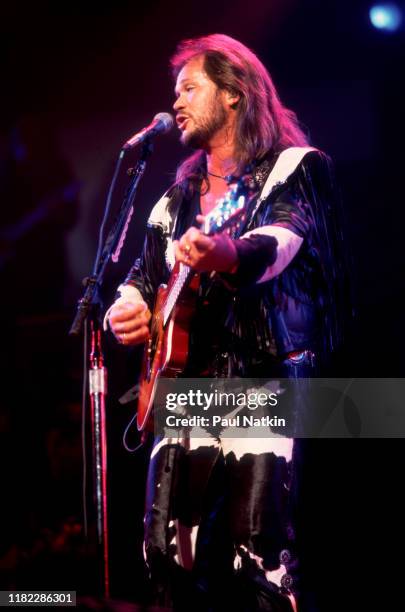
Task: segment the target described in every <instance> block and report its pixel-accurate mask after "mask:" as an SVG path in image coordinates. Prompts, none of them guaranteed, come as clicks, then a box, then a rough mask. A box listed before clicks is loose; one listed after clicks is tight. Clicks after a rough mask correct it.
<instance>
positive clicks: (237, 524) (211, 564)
mask: <svg viewBox="0 0 405 612" xmlns="http://www.w3.org/2000/svg"><path fill="white" fill-rule="evenodd" d="M171 66H172V70H173V76H174V79H175V97H176V99H175V102H174V105H173V108H174V110H175V113H176V122H177V126H178V129H179V130H180V134H181V142H182V143H183V144H184V145H186V146H188V147H191V148H192V149H193V150H194V152H193V153H192V154H191V155H190V156H189V157H188V158H187V159H186V160H185V161H184V162H183V163H182V164H181V165H180V166H179V168H178V170H177V176H176V181H175V184H174V185H173V186H172V187H171V188H170V189H169V190H168V192H167V193H166V194H165V195H164V196H163V197H162V198H161V200H160V201H159V202H158V203H157V204H156V205H155V207H154V208H153V210H152V212H151V214H150V217H149V222H148V226H147V230H146V238H145V244H144V249H143V252H142V255H141V257H140V258H139V259H138V260H136V262H135V264H134V266H133V267H132V268H131V270H130V272H129V274H128V277H127V279H126V280H125V282H124V283H123V284H122V285H120V287H119V289H118V290H119V297H118V299H117V300H116V301H115V303H114V304H113V306H112V307H111V308H110V309H109V311H108V313H107V318H108V321H109V325H110V328H111V330H112V332H113V333H114V335H115V336H116V338H117V339H118V341H119V342H121V343H122V344H125V345H136V344H140V343H144V342H145V341H147V340H148V338H149V333H150V331H149V323H150V318H151V311H152V310H153V307H154V302H155V297H156V292H157V288H158V286H159V285H160V284H161V283H163V282H167V280H168V278H169V276H170V273H171V270H172V269H173V266H174V264H175V262H176V260H177V261H179V262H183V263H184V264H187V265H188V266H190V267H191V268H192V269H193V270H195V271H197V272H199V273H201V284H200V289H199V293H198V299H197V304H196V307H195V313H194V315H193V318H192V323H191V330H190V345H189V354H188V362H187V365H186V368H185V371H184V373H183V375H184V376H185V377H200V376H203V377H210V378H224V377H225V378H228V377H271V376H284V377H293V378H298V377H310V376H314V375H317V374H318V373H319V371H320V368H321V366H325V364H327V363H329V361H330V357H331V356H332V355H333V353H334V351H335V350H336V349H337V347H338V346H339V342H340V331H339V316H338V315H339V312H338V310H339V295H340V293H339V292H340V289H339V282H340V278H341V276H342V275H341V272H342V270H341V264H340V261H339V260H338V258H337V253H336V249H337V248H338V246H339V244H341V236H340V229H339V225H338V223H337V221H336V216H335V201H334V200H335V198H334V186H333V178H332V172H331V165H330V160H329V158H328V157H327V156H326V155H325V154H323V153H322V152H320V151H319V150H317V149H314V148H312V147H310V146H309V145H308V141H307V138H306V136H305V135H304V133H303V132H302V130H301V129H300V127H299V125H298V123H297V120H296V117H295V114H294V113H293V112H292V111H290V110H288V109H286V108H285V107H284V106H283V105H282V103H281V101H280V99H279V97H278V94H277V92H276V89H275V87H274V84H273V82H272V79H271V77H270V75H269V73H268V71H267V70H266V68H265V67H264V66H263V64H262V63H261V62H260V60H259V59H258V58H257V57H256V55H255V54H254V53H253V52H252V51H250V50H249V49H248V48H247V47H245V46H244V45H243V44H241V43H240V42H238V41H236V40H234V39H232V38H230V37H228V36H225V35H220V34H214V35H210V36H206V37H202V38H197V39H193V40H187V41H183V42H182V43H180V45H179V46H178V48H177V51H176V53H175V55H174V56H173V57H172V59H171ZM245 174H247V175H248V176H249V181H250V182H249V185H250V190H251V192H252V194H251V197H249V200H248V205H247V215H246V220H245V222H244V223H243V224H242V226H241V227H240V228H239V230H238V232H236V234H234V235H233V236H232V237H230V236H229V235H228V234H226V233H222V234H221V233H220V234H216V235H212V236H207V235H205V234H204V233H203V232H202V231H201V230H200V229H199V228H200V226H201V223H202V222H203V220H204V217H205V216H206V215H207V214H208V213H210V211H212V209H213V208H214V207H215V206H216V203H217V202H218V200H219V199H220V198H222V197H223V196H224V195H225V194H226V193H227V191H228V184H227V178H226V177H228V176H229V175H233V176H234V177H240V176H242V175H245ZM296 409H297V411H300V410H301V409H302V410H304V407H301V406H300V405H297V407H296ZM294 448H295V447H294V440H293V438H292V437H271V436H269V437H268V438H266V439H250V440H249V439H243V440H239V439H230V438H225V437H223V438H221V437H219V438H212V439H210V440H209V439H206V440H204V441H203V440H201V439H198V440H196V439H192V438H190V439H188V440H178V441H173V440H168V439H165V438H163V439H162V438H158V439H157V440H156V441H155V445H154V448H153V451H152V455H151V460H150V467H149V476H148V490H147V495H146V514H145V556H146V562H147V564H148V567H149V570H150V575H151V579H152V583H153V585H154V587H155V591H156V602H157V603H160V604H165V605H173V606H174V609H175V610H191V609H198V610H216V611H217V610H218V611H219V610H225V609H231V610H243V611H246V612H252V611H254V610H267V611H272V612H275V611H291V610H295V611H296V610H297V609H299V608H300V603H299V601H300V580H299V572H298V559H297V551H296V543H295V530H294V525H293V520H292V512H291V508H292V503H291V502H292V499H291V498H292V497H293V495H292V492H293V490H294V480H295V479H294V469H293V467H294V462H293V455H295V452H294Z"/></svg>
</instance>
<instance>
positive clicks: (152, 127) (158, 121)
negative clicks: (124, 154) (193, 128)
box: [122, 113, 174, 150]
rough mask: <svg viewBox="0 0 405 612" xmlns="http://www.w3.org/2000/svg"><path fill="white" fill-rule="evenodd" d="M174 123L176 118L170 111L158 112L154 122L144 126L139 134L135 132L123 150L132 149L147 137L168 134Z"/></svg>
mask: <svg viewBox="0 0 405 612" xmlns="http://www.w3.org/2000/svg"><path fill="white" fill-rule="evenodd" d="M173 125H174V119H173V117H172V115H170V113H158V114H157V115H155V116H154V118H153V121H152V123H150V124H149V125H148V126H147V127H145V128H143V130H141V131H140V132H138V133H137V134H134V135H133V136H132V137H131V138H130V139H129V140H127V141H126V143H125V144H124V146H123V147H122V148H123V150H127V149H132V148H133V147H136V145H138V144H139V143H141V142H143V141H144V140H146V138H151V137H153V136H156V134H159V133H162V134H166V132H169V131H170V130H171V129H172V127H173Z"/></svg>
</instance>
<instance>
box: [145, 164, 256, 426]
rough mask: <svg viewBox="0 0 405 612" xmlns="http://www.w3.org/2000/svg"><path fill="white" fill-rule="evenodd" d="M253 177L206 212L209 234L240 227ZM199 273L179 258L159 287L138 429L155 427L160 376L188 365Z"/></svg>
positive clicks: (174, 374) (241, 181)
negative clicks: (168, 277) (155, 398)
mask: <svg viewBox="0 0 405 612" xmlns="http://www.w3.org/2000/svg"><path fill="white" fill-rule="evenodd" d="M249 183H250V177H249V175H247V176H246V177H241V178H240V179H239V180H238V182H237V183H235V184H233V185H232V186H231V187H230V189H229V191H228V193H227V194H226V196H225V197H224V198H221V200H219V201H218V203H217V206H216V207H215V208H214V209H213V210H212V211H211V212H210V213H208V214H207V215H206V216H205V222H204V228H202V231H203V232H204V233H205V234H206V235H213V234H215V233H219V232H223V231H227V232H228V233H230V232H231V231H232V229H235V228H239V226H240V223H241V222H242V221H243V220H244V218H245V216H244V213H245V203H246V195H247V193H248V192H249ZM199 285H200V277H199V275H198V274H196V273H195V272H193V270H192V269H191V268H190V267H189V266H187V265H184V264H182V263H179V262H176V264H175V266H174V268H173V271H172V273H171V276H170V279H169V283H168V285H167V286H166V285H161V286H160V287H159V289H158V293H157V297H156V304H155V308H154V311H153V316H152V322H151V332H150V338H149V341H148V343H147V345H146V347H145V351H144V356H143V362H142V368H141V376H140V386H139V397H138V412H137V425H138V429H139V430H144V429H146V430H147V431H152V429H153V421H152V418H151V416H152V409H153V400H154V397H155V392H156V385H157V382H158V380H159V377H161V376H162V377H166V378H176V377H178V376H180V375H181V374H182V373H183V372H184V369H185V367H186V364H187V358H188V351H189V328H190V322H191V319H192V317H193V315H194V312H195V305H196V301H197V295H198V288H199Z"/></svg>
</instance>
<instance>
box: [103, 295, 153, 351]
mask: <svg viewBox="0 0 405 612" xmlns="http://www.w3.org/2000/svg"><path fill="white" fill-rule="evenodd" d="M150 318H151V313H150V311H149V309H148V306H147V304H146V303H145V302H140V303H138V304H131V303H130V302H126V303H125V304H119V305H117V306H113V307H112V308H111V311H110V316H109V317H108V321H109V324H110V328H111V331H112V332H113V334H114V336H115V337H116V338H117V340H118V342H120V343H121V344H125V345H129V346H132V345H135V344H141V343H142V342H145V341H146V340H148V338H149V321H150Z"/></svg>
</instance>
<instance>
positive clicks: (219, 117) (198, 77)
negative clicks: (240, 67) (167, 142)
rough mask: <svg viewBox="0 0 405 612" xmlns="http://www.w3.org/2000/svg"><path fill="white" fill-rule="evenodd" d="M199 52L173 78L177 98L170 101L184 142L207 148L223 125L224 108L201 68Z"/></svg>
mask: <svg viewBox="0 0 405 612" xmlns="http://www.w3.org/2000/svg"><path fill="white" fill-rule="evenodd" d="M203 65H204V58H203V57H202V56H199V57H197V58H194V59H192V60H190V61H189V62H188V63H187V64H185V65H184V66H183V68H182V69H181V71H180V72H179V75H178V77H177V81H176V88H175V93H176V96H177V100H176V102H175V103H174V105H173V108H174V110H175V111H176V122H177V125H178V128H179V130H180V132H181V137H180V140H181V142H182V143H183V144H185V145H188V146H190V147H193V148H206V147H207V146H209V144H210V143H211V142H212V140H213V138H214V137H215V136H216V135H217V133H218V132H219V131H220V130H221V129H222V128H224V127H225V125H226V122H227V110H226V107H225V105H224V102H223V93H224V92H222V91H220V90H219V89H218V87H217V86H216V85H215V83H214V82H213V81H211V79H210V78H209V77H208V75H207V73H206V72H205V70H204V67H203Z"/></svg>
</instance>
